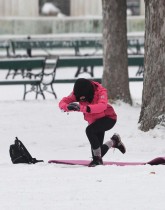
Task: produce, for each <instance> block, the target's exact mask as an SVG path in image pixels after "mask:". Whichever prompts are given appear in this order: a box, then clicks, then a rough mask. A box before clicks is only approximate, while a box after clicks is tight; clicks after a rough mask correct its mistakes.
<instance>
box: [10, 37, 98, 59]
mask: <svg viewBox="0 0 165 210" xmlns="http://www.w3.org/2000/svg"><path fill="white" fill-rule="evenodd" d="M11 46H12V51H13V54H14V55H18V51H20V50H24V51H25V52H26V54H27V55H28V56H29V57H33V56H34V55H33V52H34V51H36V50H41V51H42V52H45V55H46V56H47V57H48V58H51V57H56V56H58V55H59V50H60V49H69V50H73V52H74V53H72V55H79V54H80V49H85V48H90V49H91V48H93V49H94V52H93V53H95V51H97V49H101V48H102V43H101V41H100V40H99V39H95V40H93V39H87V40H86V39H81V40H80V39H68V38H67V39H66V38H65V39H64V38H63V39H62V38H58V39H57V38H56V39H35V38H33V39H31V38H30V39H18V40H17V39H12V40H11ZM49 50H51V51H49ZM53 50H54V51H55V50H56V54H55V53H54V52H53ZM64 55H65V54H64ZM36 56H37V55H36Z"/></svg>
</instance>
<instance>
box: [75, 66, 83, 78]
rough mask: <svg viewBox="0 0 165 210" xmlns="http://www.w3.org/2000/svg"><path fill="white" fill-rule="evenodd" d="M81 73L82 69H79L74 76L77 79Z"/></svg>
mask: <svg viewBox="0 0 165 210" xmlns="http://www.w3.org/2000/svg"><path fill="white" fill-rule="evenodd" d="M80 71H81V67H78V69H77V72H76V74H75V75H74V76H75V77H78V75H79V74H80Z"/></svg>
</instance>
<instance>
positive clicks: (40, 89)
mask: <svg viewBox="0 0 165 210" xmlns="http://www.w3.org/2000/svg"><path fill="white" fill-rule="evenodd" d="M38 87H39V92H38V91H37V92H38V93H37V96H38V94H41V95H42V97H43V99H44V100H45V95H44V93H43V91H42V88H41V85H39V86H37V88H38Z"/></svg>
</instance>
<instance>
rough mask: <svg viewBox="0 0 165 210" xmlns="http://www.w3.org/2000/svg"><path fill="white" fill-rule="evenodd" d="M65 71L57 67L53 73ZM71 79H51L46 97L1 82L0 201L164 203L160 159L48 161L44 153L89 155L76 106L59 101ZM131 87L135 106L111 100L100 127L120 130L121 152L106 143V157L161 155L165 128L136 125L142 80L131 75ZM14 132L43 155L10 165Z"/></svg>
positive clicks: (133, 208) (34, 206) (18, 206)
mask: <svg viewBox="0 0 165 210" xmlns="http://www.w3.org/2000/svg"><path fill="white" fill-rule="evenodd" d="M65 72H67V71H66V70H65ZM63 73H64V71H62V70H61V71H59V73H58V72H57V77H62V76H64V74H63ZM1 74H2V73H1ZM97 74H99V73H97V71H96V76H97ZM68 75H69V73H68ZM65 76H66V77H67V74H66V75H65ZM81 76H85V75H81ZM72 87H73V84H65V85H64V84H63V85H62V84H55V85H54V88H55V91H56V93H57V95H58V100H54V99H53V98H52V96H48V99H47V100H45V101H44V100H42V99H40V100H34V99H33V97H32V96H30V97H29V98H28V100H26V101H22V100H21V99H22V96H23V86H1V87H0V118H1V121H0V130H1V133H0V139H1V147H0V156H1V158H0V209H1V210H46V209H47V210H54V209H55V210H77V209H79V210H84V209H85V210H100V209H102V210H109V209H111V210H121V209H122V210H164V209H165V200H164V194H165V179H164V177H165V170H164V166H162V165H159V166H150V165H145V166H128V167H126V166H125V167H119V166H97V167H95V168H88V167H83V166H68V165H56V164H48V160H50V159H86V160H90V158H91V154H90V146H89V142H88V140H87V137H86V135H85V128H86V126H87V123H86V122H85V121H84V120H83V116H82V114H81V113H75V112H74V113H69V114H66V113H63V112H61V111H60V110H59V108H58V102H59V100H60V99H61V98H62V97H63V96H65V95H68V94H69V93H70V91H71V90H72ZM130 90H131V95H132V98H133V106H132V107H131V106H129V105H127V104H124V103H122V102H120V101H118V102H117V103H116V104H113V106H114V108H115V110H116V112H117V114H118V122H117V124H116V126H115V127H114V128H113V129H112V130H110V131H108V132H107V133H106V135H105V141H106V140H108V139H109V138H110V136H112V135H113V133H115V132H118V133H119V134H120V135H121V137H122V140H123V142H124V143H125V145H126V148H127V153H126V154H125V155H123V154H121V153H120V152H119V151H117V150H113V149H111V150H109V151H108V153H107V154H106V156H105V158H104V160H111V161H138V162H139V161H149V160H151V159H153V158H155V157H158V156H165V147H164V142H165V128H163V127H161V126H157V127H156V128H155V129H154V130H150V131H149V132H146V133H145V132H142V131H140V130H139V129H138V126H139V125H138V118H139V114H140V105H141V97H142V83H141V82H139V83H138V82H132V83H130ZM16 136H17V137H18V138H19V139H20V140H22V142H23V143H24V144H25V146H26V147H27V149H28V150H29V151H30V153H31V154H32V156H33V157H36V158H37V159H43V160H44V163H38V164H35V165H26V164H19V165H13V164H12V163H11V160H10V156H9V152H8V151H9V146H10V145H11V144H12V143H13V142H14V139H15V137H16Z"/></svg>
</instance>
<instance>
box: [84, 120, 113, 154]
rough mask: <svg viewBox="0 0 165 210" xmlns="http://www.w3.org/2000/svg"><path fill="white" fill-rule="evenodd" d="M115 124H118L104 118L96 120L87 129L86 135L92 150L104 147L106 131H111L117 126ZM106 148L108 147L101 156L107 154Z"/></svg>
mask: <svg viewBox="0 0 165 210" xmlns="http://www.w3.org/2000/svg"><path fill="white" fill-rule="evenodd" d="M115 123H116V120H113V119H111V118H108V117H103V118H100V119H98V120H96V121H95V122H94V123H92V124H90V125H89V126H88V127H87V128H86V135H87V137H88V139H89V142H90V144H91V148H92V150H97V149H98V148H100V147H101V146H102V145H103V140H104V134H105V131H107V130H110V129H111V128H112V127H113V126H114V125H115ZM105 147H106V146H104V147H103V151H101V153H102V154H101V156H103V155H104V153H105V152H104V150H105ZM106 149H107V148H106ZM101 150H102V149H101ZM107 151H108V149H107ZM107 151H106V152H107Z"/></svg>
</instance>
